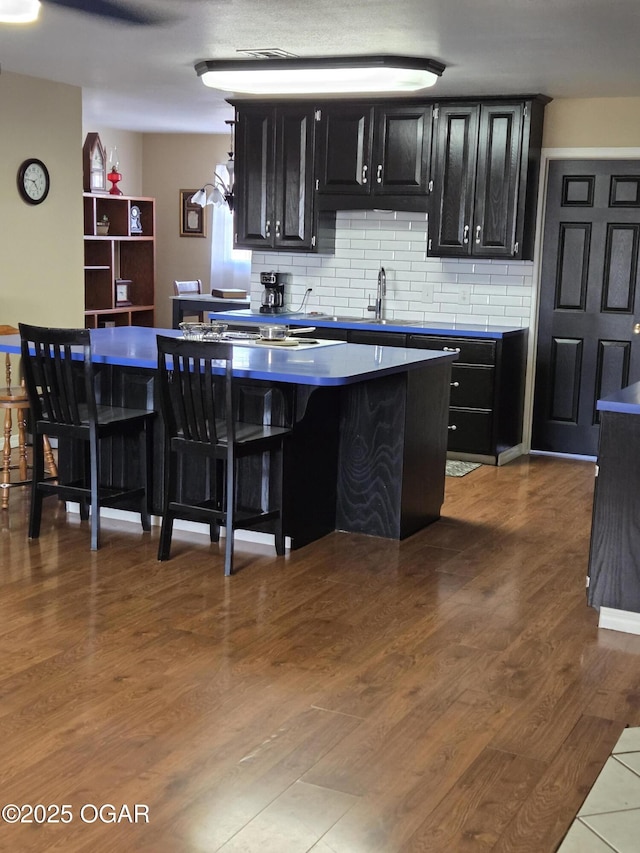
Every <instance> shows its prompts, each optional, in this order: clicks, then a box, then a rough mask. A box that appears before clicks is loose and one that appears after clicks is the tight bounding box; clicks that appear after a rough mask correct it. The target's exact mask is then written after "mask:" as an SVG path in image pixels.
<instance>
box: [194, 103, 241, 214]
mask: <svg viewBox="0 0 640 853" xmlns="http://www.w3.org/2000/svg"><path fill="white" fill-rule="evenodd" d="M225 124H228V125H229V151H227V154H228V155H229V159H228V160H227V162H226V163H225V168H226V170H227V179H226V180H225V179H224V178H222V177H221V176H220V175H219V174H218V173H217V172H214V173H213V183H206V184H204V186H202V187H201V188H200V189H199V190H198V192H195V193H194V194H193V195H192V196H191V201H192V202H193V203H194V204H199V205H200V206H201V207H205V206H206V205H208V204H212V205H214V206H215V207H217V206H219V205H221V204H224V203H225V202H226V203H227V205H228V207H229V210H231V211H233V184H234V178H235V175H234V172H235V163H234V162H233V129H234V127H235V121H233V120H232V119H227V120H226V121H225ZM207 187H211V192H210V193H207V190H206V188H207Z"/></svg>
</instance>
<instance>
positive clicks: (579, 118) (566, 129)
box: [542, 98, 640, 148]
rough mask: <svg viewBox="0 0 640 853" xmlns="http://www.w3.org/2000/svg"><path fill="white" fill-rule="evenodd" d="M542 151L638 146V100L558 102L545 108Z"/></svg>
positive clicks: (552, 102)
mask: <svg viewBox="0 0 640 853" xmlns="http://www.w3.org/2000/svg"><path fill="white" fill-rule="evenodd" d="M542 144H543V147H544V148H635V147H638V146H640V98H578V99H567V98H560V99H558V100H555V101H551V103H550V104H547V107H546V109H545V115H544V136H543V143H542Z"/></svg>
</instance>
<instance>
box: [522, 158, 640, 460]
mask: <svg viewBox="0 0 640 853" xmlns="http://www.w3.org/2000/svg"><path fill="white" fill-rule="evenodd" d="M639 248H640V161H635V160H634V161H630V160H607V161H604V160H557V161H553V162H552V163H551V164H550V168H549V181H548V188H547V199H546V209H545V227H544V243H543V256H542V271H541V292H540V320H539V331H538V354H537V361H536V390H535V405H534V415H533V436H532V447H533V448H534V449H537V450H547V451H556V452H560V453H573V454H584V455H589V456H592V455H595V454H596V453H597V449H598V433H599V424H598V413H597V411H596V401H597V400H598V399H599V398H601V397H604V396H606V395H607V394H611V393H613V392H614V391H617V390H619V389H620V388H624V387H625V386H626V385H629V384H630V383H631V382H636V381H638V380H639V379H640V352H639V347H640V336H639V335H638V334H634V326H635V324H636V323H637V322H638V321H640V302H639V298H640V297H639V296H638V249H639Z"/></svg>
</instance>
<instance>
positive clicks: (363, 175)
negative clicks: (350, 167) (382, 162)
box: [362, 166, 369, 184]
mask: <svg viewBox="0 0 640 853" xmlns="http://www.w3.org/2000/svg"><path fill="white" fill-rule="evenodd" d="M368 169H369V167H368V166H363V167H362V183H363V184H366V183H367V171H368Z"/></svg>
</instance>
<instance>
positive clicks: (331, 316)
mask: <svg viewBox="0 0 640 853" xmlns="http://www.w3.org/2000/svg"><path fill="white" fill-rule="evenodd" d="M317 319H318V320H331V321H332V322H333V323H368V322H369V318H368V317H345V316H343V315H338V314H324V315H323V316H322V317H318V318H317Z"/></svg>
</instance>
